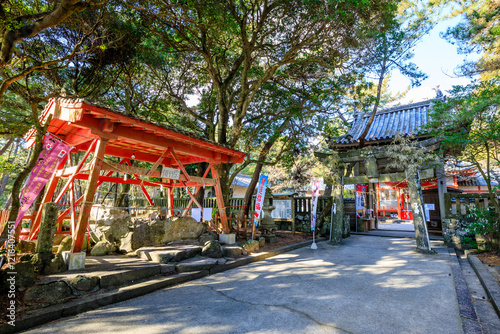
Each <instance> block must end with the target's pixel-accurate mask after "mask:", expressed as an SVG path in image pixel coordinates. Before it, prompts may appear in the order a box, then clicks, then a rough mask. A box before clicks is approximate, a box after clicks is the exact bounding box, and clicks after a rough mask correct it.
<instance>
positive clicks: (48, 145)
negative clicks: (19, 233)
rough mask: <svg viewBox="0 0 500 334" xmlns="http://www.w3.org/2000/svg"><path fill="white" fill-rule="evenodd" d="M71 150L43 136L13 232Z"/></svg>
mask: <svg viewBox="0 0 500 334" xmlns="http://www.w3.org/2000/svg"><path fill="white" fill-rule="evenodd" d="M71 149H72V147H71V146H69V145H67V144H65V143H63V142H62V141H60V140H59V139H58V138H55V137H54V136H52V135H50V134H47V135H46V136H45V138H44V140H43V149H42V152H40V155H39V156H38V160H37V162H36V165H35V167H34V168H33V170H32V171H31V174H30V178H29V180H28V183H27V184H26V186H25V187H24V189H23V192H22V194H21V198H20V201H21V207H20V208H19V213H18V215H17V220H16V224H15V225H14V230H15V229H16V227H17V225H18V224H19V222H21V220H22V219H23V217H24V215H25V214H26V212H27V211H28V209H29V208H30V207H31V205H32V204H33V202H34V201H35V199H36V197H37V196H38V194H39V193H40V191H41V190H42V189H43V187H44V186H45V184H46V183H47V181H48V180H49V179H50V178H51V177H52V175H53V174H54V172H55V170H56V168H57V166H59V164H60V163H61V160H62V159H63V158H64V157H65V156H66V154H68V152H69V151H70V150H71Z"/></svg>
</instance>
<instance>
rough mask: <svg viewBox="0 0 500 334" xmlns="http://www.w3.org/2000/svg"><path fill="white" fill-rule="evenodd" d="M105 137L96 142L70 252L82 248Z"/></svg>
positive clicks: (99, 170)
mask: <svg viewBox="0 0 500 334" xmlns="http://www.w3.org/2000/svg"><path fill="white" fill-rule="evenodd" d="M106 143H107V140H106V139H102V138H101V139H99V142H98V143H97V148H96V150H95V156H94V159H95V160H94V161H95V163H94V168H92V171H91V173H90V179H89V182H88V183H87V189H86V190H85V195H84V196H85V197H84V202H83V204H82V207H81V209H80V216H79V217H78V223H77V224H76V228H75V233H73V242H72V245H71V253H78V252H80V251H81V250H82V246H83V239H84V236H85V232H86V231H87V226H88V222H89V218H90V211H91V209H92V205H93V204H94V194H95V191H96V188H97V183H98V182H99V174H100V173H101V166H102V164H103V160H102V159H103V158H104V150H105V149H106Z"/></svg>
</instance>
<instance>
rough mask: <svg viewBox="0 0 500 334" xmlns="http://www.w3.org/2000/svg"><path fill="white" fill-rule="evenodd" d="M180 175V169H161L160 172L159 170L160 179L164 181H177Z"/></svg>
mask: <svg viewBox="0 0 500 334" xmlns="http://www.w3.org/2000/svg"><path fill="white" fill-rule="evenodd" d="M180 174H181V170H180V169H175V168H169V167H163V168H162V170H161V177H162V178H164V179H173V180H178V179H179V176H180Z"/></svg>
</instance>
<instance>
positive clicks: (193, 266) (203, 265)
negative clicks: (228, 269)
mask: <svg viewBox="0 0 500 334" xmlns="http://www.w3.org/2000/svg"><path fill="white" fill-rule="evenodd" d="M217 261H218V260H217V259H212V258H201V257H199V258H194V259H189V260H186V261H183V262H181V263H179V264H177V265H176V268H177V272H179V273H185V272H190V271H201V270H210V269H211V268H212V267H214V266H216V265H217V263H218V262H217Z"/></svg>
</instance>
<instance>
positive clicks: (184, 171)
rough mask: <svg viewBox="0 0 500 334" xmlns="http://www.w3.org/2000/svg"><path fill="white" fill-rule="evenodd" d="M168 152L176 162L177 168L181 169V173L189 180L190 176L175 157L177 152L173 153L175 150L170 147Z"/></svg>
mask: <svg viewBox="0 0 500 334" xmlns="http://www.w3.org/2000/svg"><path fill="white" fill-rule="evenodd" d="M169 153H170V154H171V155H172V157H173V158H174V160H175V161H176V162H177V165H178V166H179V169H180V170H181V171H182V174H183V175H184V176H185V177H186V180H187V181H190V180H191V176H190V175H189V174H188V173H187V171H186V169H185V168H184V166H183V165H182V163H181V162H180V160H179V158H178V157H177V154H175V151H174V150H173V149H172V148H171V149H169Z"/></svg>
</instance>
